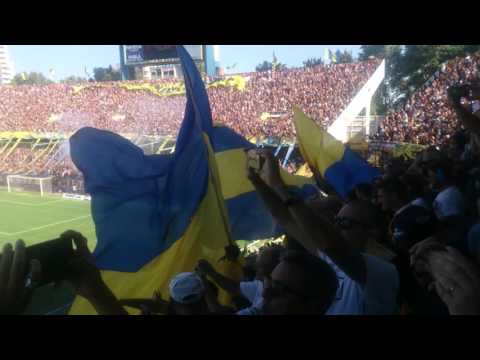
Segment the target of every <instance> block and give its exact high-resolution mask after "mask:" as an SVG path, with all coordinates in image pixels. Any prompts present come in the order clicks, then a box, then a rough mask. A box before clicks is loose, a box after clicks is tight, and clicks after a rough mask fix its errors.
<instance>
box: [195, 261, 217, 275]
mask: <svg viewBox="0 0 480 360" xmlns="http://www.w3.org/2000/svg"><path fill="white" fill-rule="evenodd" d="M197 270H198V272H199V273H200V275H201V276H208V275H210V274H212V273H214V272H215V269H214V268H213V266H212V264H210V263H209V262H208V261H207V260H203V259H202V260H200V261H199V262H198V265H197Z"/></svg>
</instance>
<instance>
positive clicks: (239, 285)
mask: <svg viewBox="0 0 480 360" xmlns="http://www.w3.org/2000/svg"><path fill="white" fill-rule="evenodd" d="M476 61H478V57H473V56H472V57H470V58H465V59H456V60H454V61H452V62H449V63H447V64H446V65H445V67H444V68H443V69H442V70H441V71H439V73H437V74H436V75H435V76H434V78H433V79H432V81H431V82H430V83H429V84H427V85H426V87H425V88H424V89H422V90H421V91H420V92H418V93H416V94H415V95H414V96H413V97H412V98H411V99H410V100H409V102H408V103H407V105H408V107H407V105H406V107H405V110H404V111H405V112H404V113H402V114H403V115H405V114H406V115H407V123H408V121H411V125H415V124H420V125H418V127H415V126H414V127H413V128H414V130H411V131H410V130H408V131H407V130H406V129H407V128H406V127H403V125H401V126H400V125H398V124H401V122H402V121H404V120H403V117H400V118H398V120H396V119H397V118H396V117H395V116H394V115H392V114H391V115H389V117H388V119H387V122H386V123H385V125H383V126H382V132H381V133H380V135H379V136H383V138H384V139H387V140H390V138H389V136H397V135H395V134H394V133H398V134H400V135H398V137H394V138H393V139H395V140H397V141H400V140H402V141H403V140H408V141H410V142H416V143H422V144H428V145H430V146H429V147H427V148H426V149H424V150H423V151H421V152H419V153H418V154H417V156H416V157H415V159H407V158H395V157H393V156H391V157H389V158H384V159H383V163H382V173H381V176H380V177H379V178H378V179H377V180H376V181H375V182H374V183H372V184H359V185H358V186H357V187H356V188H354V189H353V190H352V191H351V193H350V194H349V196H348V198H347V199H342V198H341V197H340V196H338V195H337V194H336V193H335V191H334V190H333V189H332V188H331V187H330V186H327V185H328V184H326V181H325V179H322V177H321V176H320V174H319V173H318V172H315V179H316V180H317V185H318V188H319V190H321V192H320V191H319V192H318V194H317V196H315V197H313V198H310V199H308V200H302V199H301V198H299V197H297V195H295V193H292V192H290V191H289V189H288V187H286V186H285V184H284V183H283V180H282V178H281V177H280V175H279V164H278V161H277V160H276V159H275V158H274V156H273V154H272V152H270V151H269V150H266V149H256V150H253V151H251V152H250V153H249V154H248V155H249V156H259V157H261V158H262V159H263V161H262V162H261V163H263V166H262V167H261V168H260V169H256V168H255V169H254V168H248V171H247V173H248V178H249V180H250V181H251V183H252V185H253V186H254V187H255V189H256V191H257V192H258V195H259V196H260V197H261V199H262V200H263V202H264V203H265V205H266V206H267V208H268V209H269V210H270V212H271V214H272V216H273V217H274V218H275V219H276V221H277V222H278V223H279V224H280V225H281V226H282V227H283V228H284V229H285V233H286V236H285V239H284V241H283V244H282V245H274V246H268V247H265V248H262V249H261V250H260V252H259V253H258V254H256V255H254V256H253V257H251V258H248V259H245V262H243V261H242V258H241V256H240V251H239V249H238V248H237V247H235V246H228V247H226V248H225V255H226V258H228V259H229V261H233V262H237V263H238V264H239V265H240V266H242V267H243V279H241V280H238V279H231V278H229V277H226V276H225V275H223V274H221V273H220V272H219V271H218V270H217V268H216V267H217V264H211V263H209V262H207V261H205V260H200V261H199V262H198V264H197V266H196V268H193V269H190V272H185V273H180V274H178V275H176V276H174V277H173V278H172V279H171V281H170V286H169V297H168V298H162V297H161V296H160V295H159V294H152V298H151V299H117V298H116V297H115V295H114V294H113V293H112V291H111V290H110V289H109V288H108V286H107V285H106V284H105V282H104V281H103V279H102V277H101V275H100V271H99V270H98V269H97V268H96V266H95V265H94V262H93V260H92V257H91V254H90V251H89V250H88V247H87V246H86V241H87V240H86V239H85V238H84V237H83V235H81V234H79V233H77V232H74V231H67V232H66V233H64V234H62V235H61V237H63V238H67V239H71V240H72V241H74V242H75V244H76V250H75V252H74V254H73V256H72V258H71V260H70V261H69V265H68V270H69V271H67V272H66V274H65V279H64V280H66V281H68V282H70V283H71V284H72V285H73V286H74V287H75V288H76V289H77V293H78V294H79V295H81V296H83V297H84V298H86V299H87V300H88V301H89V302H90V303H91V304H92V305H93V306H94V308H95V309H96V311H97V312H98V313H99V314H117V315H126V314H127V310H126V309H127V308H129V307H130V308H131V307H136V308H138V309H140V310H141V312H142V313H143V314H145V315H147V314H148V315H153V314H170V315H199V314H210V315H215V314H223V315H226V314H230V315H234V314H236V315H249V316H255V315H273V314H282V315H285V314H316V315H430V316H437V317H440V316H449V315H479V314H480V221H479V216H480V166H479V165H478V164H479V163H480V162H479V161H480V141H479V139H480V138H479V136H480V125H479V124H480V122H479V120H480V112H479V111H478V109H475V108H472V106H471V105H470V104H471V103H473V102H474V101H478V100H480V87H479V86H478V85H475V84H469V83H470V82H474V79H475V78H474V75H475V74H476V72H475V70H474V69H475V66H476ZM472 64H473V65H472ZM455 74H456V75H455ZM472 74H473V75H472ZM277 75H278V74H277V73H275V74H271V78H272V79H273V78H274V77H276V76H277ZM450 77H451V78H450ZM280 79H281V77H280ZM295 86H297V85H295ZM268 89H269V88H268V87H267V88H266V89H264V90H262V91H267V92H268V91H270V95H269V96H270V97H272V98H275V101H278V103H276V104H275V106H278V107H276V108H275V110H278V111H283V110H282V109H283V108H282V107H281V106H282V102H281V100H279V99H278V98H277V97H278V96H280V98H281V95H279V94H277V93H275V92H272V90H271V89H270V90H268ZM231 91H232V89H228V91H226V92H231ZM232 99H233V98H232ZM229 101H230V100H229ZM231 101H236V100H231ZM270 101H271V104H273V101H274V100H270ZM233 103H236V102H233ZM242 105H243V106H244V107H242V106H239V109H240V110H239V111H245V112H247V113H248V112H249V111H250V110H249V107H248V105H247V103H245V104H243V103H242ZM272 107H274V106H273V105H272ZM212 108H214V106H212ZM326 108H327V109H328V107H326ZM437 110H438V112H437ZM213 111H219V110H218V109H215V108H214V109H213ZM220 111H223V110H220ZM225 111H227V110H225ZM228 111H230V110H228ZM231 114H233V113H231ZM403 115H402V116H403ZM216 116H218V112H217V115H216ZM229 116H234V115H229ZM327 116H328V115H327ZM410 116H411V117H410ZM313 117H315V116H313ZM227 119H228V118H227ZM412 119H413V120H412ZM438 119H440V120H438ZM317 120H318V117H317ZM389 124H390V125H389ZM421 124H427V125H428V127H427V125H421ZM232 127H233V128H234V129H235V127H234V126H232ZM275 128H276V127H275ZM391 129H396V130H391ZM399 129H403V130H402V131H400V130H399ZM275 131H276V130H275ZM278 131H283V130H278ZM389 131H390V132H389ZM279 134H280V135H278V136H283V135H282V134H281V133H279ZM388 134H390V135H388ZM273 135H274V134H273ZM18 156H21V154H19V155H18ZM62 166H66V167H67V168H68V163H67V162H65V163H63V164H62ZM67 168H62V169H63V170H62V171H61V173H64V172H65V171H66V169H67ZM324 194H327V196H325V195H324ZM41 272H42V264H40V263H39V262H38V261H37V260H35V259H33V260H32V261H31V262H30V264H27V262H26V250H25V244H24V243H23V242H22V241H18V242H17V243H16V244H15V249H14V248H13V246H12V245H11V244H6V245H5V246H4V248H3V252H2V258H1V259H0V313H9V314H19V313H22V311H23V310H24V309H25V305H26V304H27V303H28V300H29V298H30V296H31V293H32V291H33V289H34V288H35V285H37V284H38V283H39V281H40V278H41ZM26 273H28V275H27V276H25V275H24V274H26ZM220 288H221V289H223V290H225V291H226V292H227V293H229V294H230V295H231V296H232V298H233V299H234V301H233V303H232V305H230V306H224V305H221V304H220V302H219V300H218V291H219V289H220Z"/></svg>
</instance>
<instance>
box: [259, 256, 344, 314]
mask: <svg viewBox="0 0 480 360" xmlns="http://www.w3.org/2000/svg"><path fill="white" fill-rule="evenodd" d="M263 283H264V288H263V299H264V306H263V314H265V315H299V314H309V315H323V314H325V313H326V311H327V310H328V308H329V307H330V306H331V304H332V302H333V300H334V299H335V295H336V292H337V289H338V279H337V277H336V274H335V272H334V271H333V270H332V268H331V267H330V266H329V265H328V264H327V263H326V262H325V261H323V260H321V259H319V258H318V257H316V256H313V255H311V254H310V253H308V252H305V251H295V250H291V251H287V252H286V253H285V254H284V255H283V256H282V258H281V260H280V263H279V264H278V265H277V266H276V267H275V269H274V270H273V272H272V273H271V275H268V276H265V278H264V281H263ZM319 284H321V286H319Z"/></svg>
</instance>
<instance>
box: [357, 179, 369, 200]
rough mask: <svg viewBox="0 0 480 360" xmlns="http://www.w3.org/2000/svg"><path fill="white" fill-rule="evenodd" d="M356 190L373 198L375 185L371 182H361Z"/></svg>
mask: <svg viewBox="0 0 480 360" xmlns="http://www.w3.org/2000/svg"><path fill="white" fill-rule="evenodd" d="M355 190H357V191H358V192H359V193H361V194H363V195H365V196H366V197H367V198H369V199H371V198H372V197H373V186H372V184H369V183H361V184H358V185H357V186H355Z"/></svg>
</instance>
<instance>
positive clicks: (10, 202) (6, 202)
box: [0, 199, 63, 207]
mask: <svg viewBox="0 0 480 360" xmlns="http://www.w3.org/2000/svg"><path fill="white" fill-rule="evenodd" d="M62 201H63V199H59V200H51V201H45V202H43V203H40V204H30V203H24V202H20V201H11V200H0V203H5V204H13V205H22V206H31V207H39V206H45V205H49V204H54V203H58V202H62Z"/></svg>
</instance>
